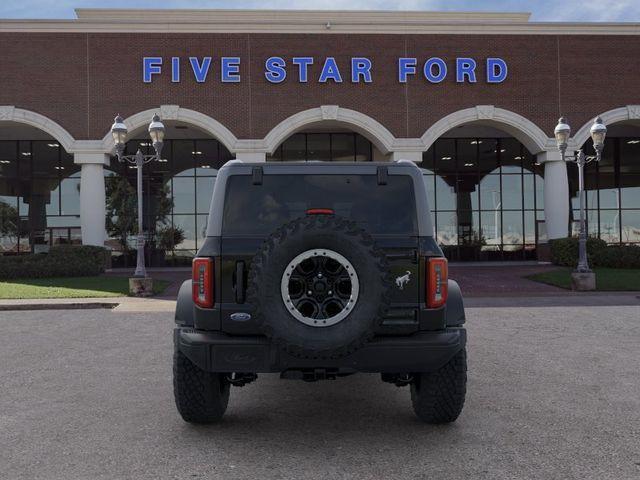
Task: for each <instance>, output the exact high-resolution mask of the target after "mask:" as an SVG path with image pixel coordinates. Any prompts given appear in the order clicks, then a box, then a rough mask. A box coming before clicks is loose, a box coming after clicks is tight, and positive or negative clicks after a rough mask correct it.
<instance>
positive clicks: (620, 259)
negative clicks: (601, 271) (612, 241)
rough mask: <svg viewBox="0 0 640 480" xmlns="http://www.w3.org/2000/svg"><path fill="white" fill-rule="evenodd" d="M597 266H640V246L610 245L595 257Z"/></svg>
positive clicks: (594, 260) (594, 261)
mask: <svg viewBox="0 0 640 480" xmlns="http://www.w3.org/2000/svg"><path fill="white" fill-rule="evenodd" d="M593 263H594V266H595V267H609V268H640V246H638V245H610V246H608V247H607V248H606V249H604V250H603V251H602V252H600V253H599V254H598V255H596V256H595V257H594V259H593Z"/></svg>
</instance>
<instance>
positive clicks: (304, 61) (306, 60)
mask: <svg viewBox="0 0 640 480" xmlns="http://www.w3.org/2000/svg"><path fill="white" fill-rule="evenodd" d="M291 63H293V64H294V65H298V81H299V82H300V83H307V79H308V78H309V75H308V69H309V65H312V64H313V57H293V58H292V59H291Z"/></svg>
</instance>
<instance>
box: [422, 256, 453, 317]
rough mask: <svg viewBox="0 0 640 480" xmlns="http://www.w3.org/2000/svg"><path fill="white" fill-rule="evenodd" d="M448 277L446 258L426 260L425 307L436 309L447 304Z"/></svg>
mask: <svg viewBox="0 0 640 480" xmlns="http://www.w3.org/2000/svg"><path fill="white" fill-rule="evenodd" d="M448 277H449V272H448V265H447V259H446V258H428V259H427V279H426V280H427V281H426V284H427V298H426V303H427V307H429V308H438V307H441V306H442V305H444V304H445V303H446V302H447V293H448V285H449V283H448V280H449V278H448Z"/></svg>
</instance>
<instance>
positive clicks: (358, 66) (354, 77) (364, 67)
mask: <svg viewBox="0 0 640 480" xmlns="http://www.w3.org/2000/svg"><path fill="white" fill-rule="evenodd" d="M361 76H362V77H364V81H365V83H371V60H369V59H368V58H364V57H354V58H352V59H351V81H352V82H353V83H358V82H360V77H361Z"/></svg>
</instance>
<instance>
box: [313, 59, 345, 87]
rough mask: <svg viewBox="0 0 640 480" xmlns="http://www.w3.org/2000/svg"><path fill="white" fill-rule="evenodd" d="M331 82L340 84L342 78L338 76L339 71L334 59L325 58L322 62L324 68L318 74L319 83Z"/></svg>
mask: <svg viewBox="0 0 640 480" xmlns="http://www.w3.org/2000/svg"><path fill="white" fill-rule="evenodd" d="M329 79H331V80H333V81H334V82H336V83H342V77H341V76H340V70H339V69H338V64H337V63H336V59H335V58H333V57H327V59H326V60H325V61H324V66H323V67H322V71H321V72H320V80H319V82H320V83H326V81H327V80H329Z"/></svg>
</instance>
